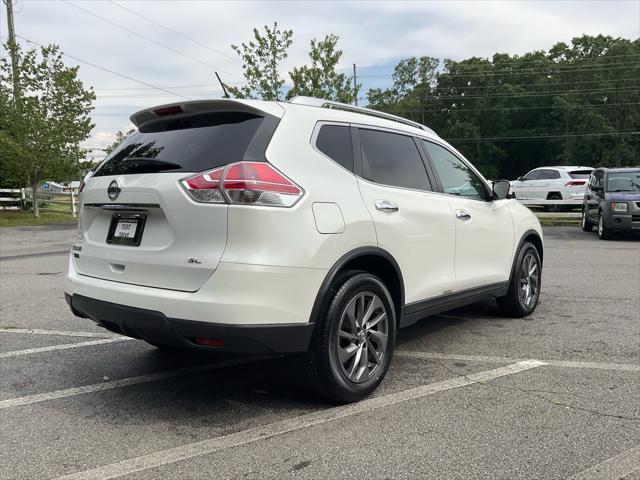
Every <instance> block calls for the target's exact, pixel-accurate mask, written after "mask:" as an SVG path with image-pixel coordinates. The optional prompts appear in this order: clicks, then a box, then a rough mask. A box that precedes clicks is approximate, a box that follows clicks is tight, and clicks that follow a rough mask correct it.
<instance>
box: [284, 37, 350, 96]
mask: <svg viewBox="0 0 640 480" xmlns="http://www.w3.org/2000/svg"><path fill="white" fill-rule="evenodd" d="M337 44H338V37H337V36H336V35H327V36H326V37H325V38H324V40H321V41H318V40H316V39H312V40H311V51H310V52H309V57H311V65H310V66H308V65H304V66H302V67H296V68H294V69H293V70H292V71H291V72H289V76H290V77H291V80H292V81H293V88H292V89H291V90H289V92H288V93H287V98H292V97H294V96H296V95H306V96H309V97H317V98H324V99H326V100H335V101H338V102H343V103H353V102H354V101H355V99H356V98H357V96H358V91H359V89H360V85H356V86H355V87H354V86H352V83H353V79H352V77H347V76H346V75H345V74H344V73H337V72H336V66H337V65H338V62H339V61H340V57H342V50H338V49H337V48H336V45H337Z"/></svg>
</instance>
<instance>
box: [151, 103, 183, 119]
mask: <svg viewBox="0 0 640 480" xmlns="http://www.w3.org/2000/svg"><path fill="white" fill-rule="evenodd" d="M153 113H155V114H156V115H159V116H161V117H162V116H164V115H175V114H176V113H182V107H181V106H180V105H172V106H170V107H163V108H156V109H155V110H154V111H153Z"/></svg>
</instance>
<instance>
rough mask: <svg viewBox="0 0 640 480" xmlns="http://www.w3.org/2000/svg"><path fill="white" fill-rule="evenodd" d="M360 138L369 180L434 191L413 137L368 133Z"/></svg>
mask: <svg viewBox="0 0 640 480" xmlns="http://www.w3.org/2000/svg"><path fill="white" fill-rule="evenodd" d="M359 134H360V146H361V151H362V168H363V169H364V177H365V178H367V179H369V180H371V181H374V182H376V183H381V184H383V185H391V186H394V187H403V188H415V189H419V190H431V186H430V184H429V179H428V177H427V171H426V170H425V167H424V163H422V158H421V157H420V153H419V152H418V148H417V147H416V144H415V143H414V141H413V138H412V137H407V136H405V135H398V134H396V133H389V132H381V131H378V130H366V129H360V130H359Z"/></svg>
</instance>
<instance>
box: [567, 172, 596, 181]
mask: <svg viewBox="0 0 640 480" xmlns="http://www.w3.org/2000/svg"><path fill="white" fill-rule="evenodd" d="M591 172H593V170H573V171H571V172H569V176H570V177H571V178H574V179H577V180H585V179H588V178H589V177H591Z"/></svg>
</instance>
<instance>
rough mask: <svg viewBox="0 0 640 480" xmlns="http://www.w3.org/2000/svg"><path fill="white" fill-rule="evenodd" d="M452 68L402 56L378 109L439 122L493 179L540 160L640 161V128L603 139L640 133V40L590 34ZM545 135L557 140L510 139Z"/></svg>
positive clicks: (372, 101)
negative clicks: (569, 41)
mask: <svg viewBox="0 0 640 480" xmlns="http://www.w3.org/2000/svg"><path fill="white" fill-rule="evenodd" d="M443 67H444V68H442V69H440V70H438V63H437V60H436V59H430V58H429V57H423V58H421V59H416V58H409V59H406V60H402V61H401V62H399V63H398V65H397V66H396V68H395V72H394V74H393V86H392V87H391V88H388V89H385V90H381V89H372V90H369V92H368V93H367V98H368V100H369V107H370V108H374V109H379V110H382V111H386V112H389V113H394V114H396V115H402V116H404V117H407V118H410V119H412V120H416V121H419V122H421V123H424V124H426V125H428V126H430V127H432V128H433V129H435V130H436V131H437V132H438V134H439V135H440V136H442V137H443V138H445V139H447V140H449V141H450V142H451V143H452V144H453V145H454V146H455V147H456V148H458V149H459V150H460V151H461V152H462V153H463V154H464V155H465V156H467V157H468V158H469V159H470V160H471V161H472V162H474V163H475V164H476V165H477V166H478V167H479V168H480V169H481V170H483V172H484V173H485V174H486V175H487V176H488V177H491V178H497V177H499V176H502V177H507V178H515V177H517V176H518V175H522V174H524V173H526V172H527V171H528V170H530V169H531V168H534V167H537V166H540V165H552V164H559V165H563V164H564V165H570V164H571V165H590V166H627V165H638V164H640V135H639V134H638V133H636V134H634V135H629V134H625V135H615V136H614V135H610V136H607V135H598V134H608V133H609V134H610V133H622V132H638V131H639V130H640V83H639V80H638V79H639V78H640V42H639V41H637V40H636V41H631V40H626V39H622V38H612V37H608V36H602V35H600V36H587V35H585V36H582V37H579V38H574V39H573V40H572V42H571V44H570V45H567V44H565V43H558V44H556V45H554V46H553V47H552V48H551V49H550V50H549V51H548V52H544V51H537V52H530V53H526V54H524V55H513V56H511V55H508V54H495V55H494V56H493V58H492V59H491V60H488V59H482V58H476V57H473V58H469V59H466V60H463V61H460V62H455V61H452V60H445V61H444V65H443ZM584 134H588V135H587V136H584ZM592 134H595V135H592ZM574 135H575V136H574ZM541 136H550V137H551V138H521V139H513V140H510V139H508V138H505V137H541Z"/></svg>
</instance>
